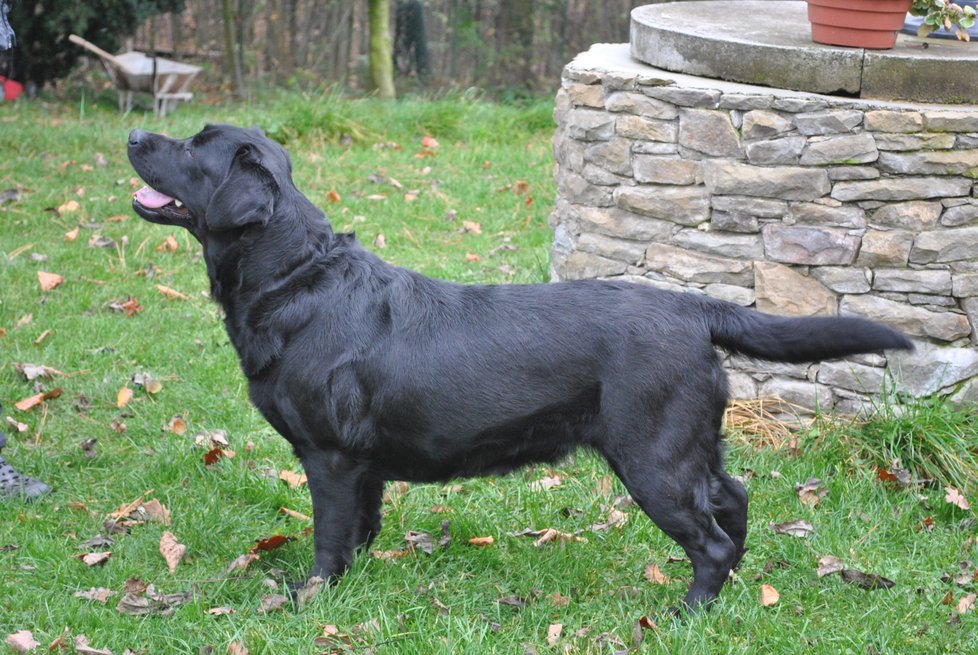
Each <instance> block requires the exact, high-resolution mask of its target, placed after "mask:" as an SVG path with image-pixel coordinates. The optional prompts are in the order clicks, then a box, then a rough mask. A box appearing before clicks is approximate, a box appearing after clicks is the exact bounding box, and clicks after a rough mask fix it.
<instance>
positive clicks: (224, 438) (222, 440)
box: [194, 430, 231, 450]
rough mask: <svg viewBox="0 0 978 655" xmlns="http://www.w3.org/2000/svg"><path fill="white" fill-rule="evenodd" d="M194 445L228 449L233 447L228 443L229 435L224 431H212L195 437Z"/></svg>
mask: <svg viewBox="0 0 978 655" xmlns="http://www.w3.org/2000/svg"><path fill="white" fill-rule="evenodd" d="M194 445H197V446H203V447H204V448H207V449H208V450H210V449H211V448H227V447H228V446H230V445H231V442H230V441H228V433H227V432H225V431H224V430H210V431H208V432H200V433H198V434H196V435H194Z"/></svg>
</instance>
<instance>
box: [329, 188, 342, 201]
mask: <svg viewBox="0 0 978 655" xmlns="http://www.w3.org/2000/svg"><path fill="white" fill-rule="evenodd" d="M340 200H342V198H340V194H338V193H336V191H333V190H330V191H327V192H326V202H331V203H333V204H336V203H338V202H340Z"/></svg>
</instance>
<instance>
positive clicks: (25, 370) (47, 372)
mask: <svg viewBox="0 0 978 655" xmlns="http://www.w3.org/2000/svg"><path fill="white" fill-rule="evenodd" d="M14 368H15V369H17V372H18V373H20V374H21V375H23V376H24V379H25V380H27V381H28V382H33V381H34V380H36V379H38V378H50V377H54V376H55V375H64V373H62V372H61V371H59V370H58V369H56V368H51V367H50V366H45V365H43V364H14Z"/></svg>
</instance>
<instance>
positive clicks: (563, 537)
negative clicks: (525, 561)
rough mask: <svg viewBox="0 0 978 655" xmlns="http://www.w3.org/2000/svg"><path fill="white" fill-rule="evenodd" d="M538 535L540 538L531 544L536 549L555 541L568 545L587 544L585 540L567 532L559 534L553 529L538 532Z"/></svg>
mask: <svg viewBox="0 0 978 655" xmlns="http://www.w3.org/2000/svg"><path fill="white" fill-rule="evenodd" d="M539 535H540V536H539V537H538V538H537V539H536V541H534V542H533V545H534V546H535V547H536V548H539V547H540V546H542V545H543V544H547V543H550V542H552V541H557V542H560V543H564V544H566V543H569V542H571V541H583V542H587V539H585V538H583V537H578V536H577V535H573V534H571V533H569V532H560V531H559V530H555V529H554V528H547V529H546V530H541V531H540V532H539Z"/></svg>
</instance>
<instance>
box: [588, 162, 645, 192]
mask: <svg viewBox="0 0 978 655" xmlns="http://www.w3.org/2000/svg"><path fill="white" fill-rule="evenodd" d="M581 177H583V178H584V179H585V180H587V181H588V182H590V183H591V184H594V185H596V186H608V187H611V186H619V185H621V184H634V182H633V181H632V180H631V178H628V177H623V176H621V175H615V174H614V173H612V172H611V171H608V170H606V169H604V168H602V167H601V166H599V165H597V164H584V169H583V170H582V171H581Z"/></svg>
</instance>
